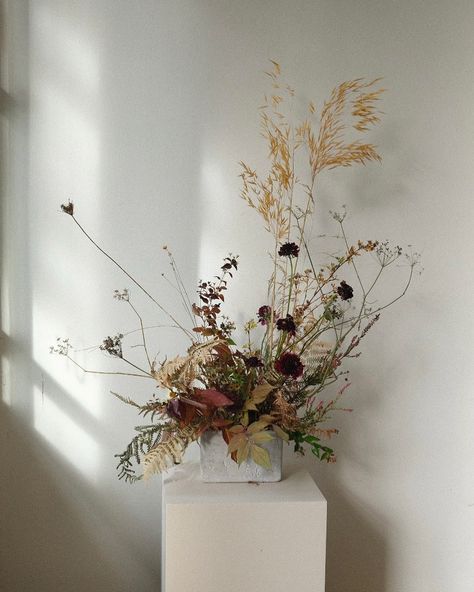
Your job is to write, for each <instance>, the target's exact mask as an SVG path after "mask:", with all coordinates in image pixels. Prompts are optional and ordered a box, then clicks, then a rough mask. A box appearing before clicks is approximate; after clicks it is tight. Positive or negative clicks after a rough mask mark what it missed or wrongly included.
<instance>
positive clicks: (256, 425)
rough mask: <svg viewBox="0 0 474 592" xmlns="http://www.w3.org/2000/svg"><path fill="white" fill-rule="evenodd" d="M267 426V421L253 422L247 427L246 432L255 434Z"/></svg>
mask: <svg viewBox="0 0 474 592" xmlns="http://www.w3.org/2000/svg"><path fill="white" fill-rule="evenodd" d="M267 426H268V422H267V421H262V420H259V421H254V422H253V423H251V424H250V425H249V427H248V428H247V431H248V433H249V434H256V433H257V432H261V431H262V430H264V429H265V428H266V427H267Z"/></svg>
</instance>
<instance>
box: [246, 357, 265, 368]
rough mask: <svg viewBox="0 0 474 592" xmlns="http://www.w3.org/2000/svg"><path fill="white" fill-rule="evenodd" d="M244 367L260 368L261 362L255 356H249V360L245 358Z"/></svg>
mask: <svg viewBox="0 0 474 592" xmlns="http://www.w3.org/2000/svg"><path fill="white" fill-rule="evenodd" d="M245 365H246V366H247V368H262V367H263V362H262V360H261V359H260V358H258V357H257V356H250V358H246V360H245Z"/></svg>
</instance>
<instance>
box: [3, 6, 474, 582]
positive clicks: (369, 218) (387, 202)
mask: <svg viewBox="0 0 474 592" xmlns="http://www.w3.org/2000/svg"><path fill="white" fill-rule="evenodd" d="M2 4H3V6H4V7H7V8H8V11H7V12H6V11H4V13H3V21H4V29H5V30H4V35H3V43H4V45H6V49H7V51H6V52H5V51H4V52H2V56H3V57H2V60H3V63H2V69H3V71H2V85H3V88H4V90H5V92H6V93H7V96H6V97H5V96H4V97H3V99H4V100H3V101H2V104H3V105H4V111H3V113H4V115H3V120H2V125H3V131H5V129H6V131H7V134H6V135H5V134H4V140H5V144H6V146H7V148H8V158H7V159H6V161H5V162H4V168H5V167H6V168H7V171H8V173H9V175H8V180H7V179H4V183H3V185H4V186H3V193H4V198H5V199H4V200H3V211H2V219H3V224H4V228H3V233H4V234H3V249H2V251H3V256H4V260H3V284H2V295H3V296H2V330H3V336H2V341H3V352H4V353H3V355H4V358H3V361H2V369H3V372H4V374H3V378H2V380H3V386H4V388H3V395H2V396H3V403H2V406H1V410H2V430H1V432H0V433H1V436H0V437H1V439H2V450H3V451H5V450H7V449H8V451H9V452H8V454H6V453H5V452H3V455H4V460H5V465H4V469H3V476H2V479H1V493H2V504H3V505H2V538H3V539H4V540H7V541H8V544H7V545H2V550H1V556H0V557H1V559H0V560H1V570H0V573H1V576H0V578H2V587H3V588H4V589H6V590H9V591H10V590H12V591H16V590H18V591H19V590H21V591H22V592H30V591H34V592H43V591H45V592H46V591H48V592H49V591H50V590H55V589H59V588H60V589H61V590H64V591H65V592H71V591H78V592H82V591H89V590H100V592H129V591H130V590H140V592H149V591H150V592H151V591H152V590H153V591H154V592H155V591H156V590H157V587H158V582H159V578H160V573H159V540H160V481H159V480H156V481H155V482H154V483H150V484H149V485H147V486H142V485H138V486H135V487H133V488H130V487H127V486H125V485H123V484H122V483H117V482H116V480H115V471H114V461H115V459H114V458H113V454H114V453H116V452H119V451H120V450H121V449H122V448H123V447H124V446H125V444H126V442H127V441H128V438H129V436H130V435H131V432H132V428H133V426H134V425H135V423H136V421H137V419H136V416H135V414H134V413H133V410H131V409H126V408H125V407H122V406H120V405H119V403H118V402H117V401H115V400H113V399H112V398H111V397H110V395H109V394H108V391H109V390H110V389H111V388H113V389H117V390H120V391H121V392H124V393H128V392H130V393H131V392H132V391H133V392H134V394H136V396H137V397H138V398H143V399H144V398H146V396H147V395H148V394H149V390H148V389H147V387H146V385H142V386H139V387H138V388H137V385H136V384H135V383H130V384H129V383H125V382H124V381H122V380H119V379H114V380H106V379H99V378H97V377H93V376H84V375H82V374H81V373H80V372H78V371H76V369H74V368H72V367H71V366H68V365H66V364H64V363H63V360H61V359H57V358H53V357H51V356H49V354H48V345H49V344H50V343H51V342H52V341H54V339H55V338H56V336H58V335H68V336H69V337H71V339H73V341H74V343H75V344H76V345H77V346H78V347H86V346H89V345H93V344H95V343H98V342H100V340H101V339H102V338H103V337H105V336H106V335H108V334H111V333H113V332H116V331H119V330H127V329H131V328H134V326H135V322H134V320H133V318H132V317H131V316H130V317H127V316H126V314H124V312H123V308H122V307H121V306H120V305H119V304H118V303H116V302H114V301H112V299H111V297H110V295H111V292H112V290H113V289H115V288H122V287H124V286H126V285H127V282H126V281H125V280H124V278H123V277H121V276H120V275H119V274H118V273H117V272H116V271H115V270H114V269H113V268H112V267H111V266H110V265H109V264H108V262H107V261H105V260H104V259H102V258H101V257H100V255H99V254H97V253H95V252H94V251H93V250H92V248H91V247H90V246H89V245H88V244H86V243H85V241H83V240H82V238H81V237H80V236H79V235H78V234H77V233H76V232H75V231H74V229H73V228H72V226H71V225H70V224H69V222H70V221H69V220H68V219H67V218H65V217H64V216H63V215H61V214H60V213H59V204H60V203H62V202H64V201H65V200H67V199H68V198H72V199H74V200H75V202H76V207H77V213H78V216H79V217H80V219H81V220H82V221H83V222H84V223H85V224H86V225H87V227H88V228H89V230H90V231H91V233H92V234H93V235H94V236H97V237H100V239H101V242H102V243H103V245H104V246H106V247H107V248H108V249H109V250H110V251H112V252H113V254H114V255H115V256H117V257H118V258H119V259H120V261H121V262H122V263H124V264H125V265H126V266H127V267H128V268H129V269H131V270H133V271H134V272H135V273H136V275H137V276H138V277H139V278H140V279H142V280H143V281H144V282H145V283H146V284H147V286H149V287H150V289H152V290H153V291H154V293H159V294H160V297H161V298H162V299H163V301H164V302H165V304H168V305H174V295H173V293H172V292H170V291H167V288H166V285H164V284H160V283H159V281H160V278H159V273H160V272H161V271H162V270H163V269H167V267H166V261H165V258H164V257H163V256H162V254H161V250H160V249H161V245H162V244H164V243H167V244H168V245H170V247H172V248H173V250H174V253H175V256H176V259H177V260H178V262H179V263H180V266H181V269H182V273H183V276H184V277H185V278H186V279H187V281H188V285H189V286H190V289H191V290H193V289H194V288H193V286H194V285H195V282H196V280H197V279H198V277H200V276H202V277H207V276H208V275H209V274H214V272H215V269H216V267H217V266H218V265H219V261H220V258H221V257H222V256H223V255H225V254H227V253H228V252H229V251H234V252H238V253H240V255H241V267H240V270H239V273H238V277H237V278H236V281H235V283H234V284H233V286H232V289H231V290H230V292H229V299H228V302H229V309H228V310H229V313H230V314H231V315H233V316H234V317H235V318H236V320H237V321H239V322H240V321H245V320H247V317H248V315H249V314H250V313H251V312H252V311H254V310H255V309H256V308H257V306H259V305H260V304H261V301H262V298H263V294H264V291H265V278H266V275H267V274H266V270H267V268H266V259H265V257H264V252H265V250H266V248H267V246H268V245H267V242H266V238H265V237H264V236H263V235H262V233H261V232H260V227H259V224H258V221H257V220H256V218H255V217H254V216H253V215H252V212H250V211H248V210H247V209H246V208H245V206H244V205H243V204H242V203H241V201H240V200H239V198H238V193H239V180H238V178H237V175H238V172H239V170H238V166H237V164H236V163H237V161H238V160H240V159H242V158H244V159H246V160H248V161H249V163H252V164H253V163H255V164H256V165H258V164H259V163H262V162H263V161H264V157H265V151H264V147H263V145H262V144H261V141H260V138H259V136H258V119H257V114H256V107H257V106H258V105H259V104H260V101H261V97H262V94H263V92H264V90H265V82H264V76H262V74H261V72H262V70H264V69H265V68H266V67H267V59H268V58H274V59H277V60H279V61H280V62H281V63H282V65H283V67H284V71H285V72H287V73H288V78H289V81H290V82H291V83H292V84H293V85H294V86H295V87H296V88H297V89H299V90H300V91H301V93H302V96H303V97H304V99H305V100H306V99H309V98H313V99H314V100H315V102H316V103H317V104H321V101H322V100H323V99H324V98H325V97H326V96H327V95H328V93H329V91H330V90H331V88H332V87H333V86H334V85H335V84H337V83H338V82H340V81H341V80H344V79H348V78H351V77H354V76H368V77H375V76H379V75H383V76H384V77H385V81H384V84H385V86H386V87H387V88H388V92H387V93H386V95H385V97H384V102H383V110H384V111H385V113H386V115H385V117H384V121H383V124H382V126H381V127H380V128H379V130H378V131H377V132H376V133H375V134H374V135H373V136H372V138H373V140H374V141H375V142H376V143H377V144H378V146H379V149H380V151H381V153H382V154H383V156H384V162H383V164H382V166H375V165H374V166H367V167H362V168H358V169H354V170H343V171H337V172H334V173H333V174H328V175H326V176H325V178H324V180H323V181H322V183H321V191H320V194H319V200H320V201H319V207H318V211H317V215H318V217H317V219H316V222H315V225H314V231H315V234H317V233H319V232H322V231H326V230H327V229H328V227H327V216H326V213H327V210H328V209H333V208H337V207H339V206H340V205H341V204H342V203H346V204H347V206H348V208H349V211H350V212H351V217H350V220H349V226H350V229H351V232H352V234H353V236H355V237H356V238H358V237H362V238H366V237H367V238H374V237H379V238H385V237H387V238H392V239H394V240H395V241H397V242H400V243H402V244H406V243H412V244H415V245H416V247H417V249H418V250H420V251H421V252H422V254H423V264H424V267H425V273H424V275H423V276H422V277H421V278H420V279H419V280H418V281H417V282H416V284H415V286H414V288H413V290H412V292H411V294H410V295H409V296H408V297H407V299H406V300H405V302H403V303H402V304H400V306H398V307H397V308H394V309H392V310H390V311H388V312H387V313H386V314H385V315H384V317H383V319H382V320H381V322H380V323H379V324H378V325H377V326H376V327H374V329H373V331H372V333H371V335H369V336H368V338H367V340H366V342H365V344H364V348H365V349H364V351H365V353H364V355H363V356H362V358H360V359H359V360H357V361H356V363H355V364H354V368H353V373H352V383H353V386H352V388H351V391H350V392H349V393H348V394H347V399H346V401H347V405H348V406H350V407H353V408H354V412H353V413H352V414H347V415H345V416H344V415H343V416H340V417H339V418H338V419H337V422H338V425H339V427H341V428H342V429H341V434H340V436H339V437H338V438H337V440H335V441H334V445H335V448H336V450H337V452H338V456H339V461H338V463H337V464H336V465H334V466H319V465H315V464H314V462H313V461H312V459H311V458H308V459H307V462H306V465H305V466H306V467H307V468H308V469H309V470H310V471H311V472H312V473H313V474H314V475H316V480H317V482H318V484H319V486H320V487H321V489H322V491H323V492H324V494H325V496H326V498H327V499H328V512H329V514H328V563H327V592H341V591H344V592H361V590H363V591H364V592H382V591H383V592H470V591H471V590H472V588H473V586H474V565H473V561H474V554H473V553H472V549H473V548H474V516H473V514H474V485H473V475H474V471H473V470H472V459H473V458H474V441H473V433H474V432H473V430H472V425H473V424H474V400H473V389H472V375H471V374H472V370H471V369H472V366H473V363H472V362H473V351H474V339H473V337H474V331H473V329H474V323H473V308H472V305H471V300H472V295H471V293H472V289H473V285H474V281H473V279H474V278H473V275H474V271H473V270H474V267H473V265H472V252H473V251H474V238H473V233H472V224H473V214H474V205H473V204H474V200H473V198H472V196H473V186H474V167H473V166H472V162H473V157H474V146H473V137H474V111H473V105H474V79H473V76H472V56H473V55H474V36H473V35H472V23H473V18H474V3H472V1H471V0H434V1H432V2H424V1H422V0H398V1H391V0H384V1H380V0H358V1H355V0H337V1H335V0H333V1H327V0H294V1H292V2H286V1H283V0H273V1H270V0H261V1H258V2H255V1H252V2H251V1H249V0H243V1H241V2H231V1H230V0H229V1H227V0H224V1H223V0H220V1H210V0H202V1H199V2H196V1H194V0H192V1H191V0H183V1H180V2H171V1H166V0H160V1H158V0H153V1H152V0H140V1H128V0H127V1H126V0H100V1H92V0H84V1H81V2H73V1H64V0H34V1H32V2H26V1H24V0H10V2H5V1H4V2H3V3H2ZM7 181H8V182H7ZM249 286H250V287H251V288H249ZM137 298H138V295H137ZM138 299H139V298H138ZM139 302H140V305H143V310H144V312H145V313H146V314H147V315H148V318H152V319H153V320H154V321H155V322H161V321H162V319H161V318H160V317H159V316H158V315H154V311H153V310H152V309H151V308H148V306H147V305H146V303H144V302H142V301H141V300H140V299H139ZM183 346H184V343H183V342H182V341H180V340H179V339H178V338H177V336H176V334H175V333H173V332H172V331H168V332H166V333H164V334H163V335H162V337H160V338H157V340H156V347H157V348H159V349H160V350H161V352H162V354H164V353H168V354H169V355H174V354H175V353H178V352H180V351H182V349H183ZM81 361H83V362H85V361H87V362H88V363H89V364H91V365H92V364H96V365H100V366H102V367H104V365H106V364H108V363H109V362H108V360H106V359H105V358H104V357H103V356H101V355H100V354H99V355H97V354H93V355H92V356H90V357H86V356H85V355H84V356H83V357H81ZM68 433H70V435H71V438H70V441H69V446H67V442H66V439H67V435H68ZM65 446H66V449H65ZM92 451H93V456H91V453H92Z"/></svg>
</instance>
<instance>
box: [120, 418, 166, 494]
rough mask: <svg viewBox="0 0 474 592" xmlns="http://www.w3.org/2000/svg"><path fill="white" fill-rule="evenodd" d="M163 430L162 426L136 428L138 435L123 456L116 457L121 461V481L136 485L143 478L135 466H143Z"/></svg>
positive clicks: (153, 425)
mask: <svg viewBox="0 0 474 592" xmlns="http://www.w3.org/2000/svg"><path fill="white" fill-rule="evenodd" d="M163 428H164V426H163V425H162V424H152V425H145V426H136V427H135V430H136V431H137V432H138V434H137V435H136V436H135V437H134V438H133V439H132V441H131V442H130V443H129V444H128V446H127V448H126V449H125V450H124V451H123V452H122V453H121V454H116V455H115V457H116V458H118V459H119V462H118V465H117V471H118V478H119V479H124V480H125V481H126V482H127V483H135V482H136V481H139V480H140V479H141V478H142V475H137V474H136V472H135V469H134V466H133V465H134V464H137V465H139V464H141V461H142V459H143V458H144V457H145V456H146V455H147V454H148V452H149V451H150V450H151V449H152V448H153V447H154V446H156V445H157V443H158V442H159V439H160V437H161V434H162V432H163Z"/></svg>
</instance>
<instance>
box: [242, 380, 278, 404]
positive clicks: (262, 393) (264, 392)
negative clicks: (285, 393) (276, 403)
mask: <svg viewBox="0 0 474 592" xmlns="http://www.w3.org/2000/svg"><path fill="white" fill-rule="evenodd" d="M274 389H275V387H274V386H273V385H271V384H268V382H263V383H262V384H259V385H257V386H256V387H255V388H254V389H253V391H252V392H251V393H250V397H249V398H248V399H247V400H246V401H245V404H244V411H250V410H252V411H257V405H260V403H263V402H264V401H265V399H266V398H267V397H268V395H269V394H270V393H271V392H272V391H273V390H274Z"/></svg>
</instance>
